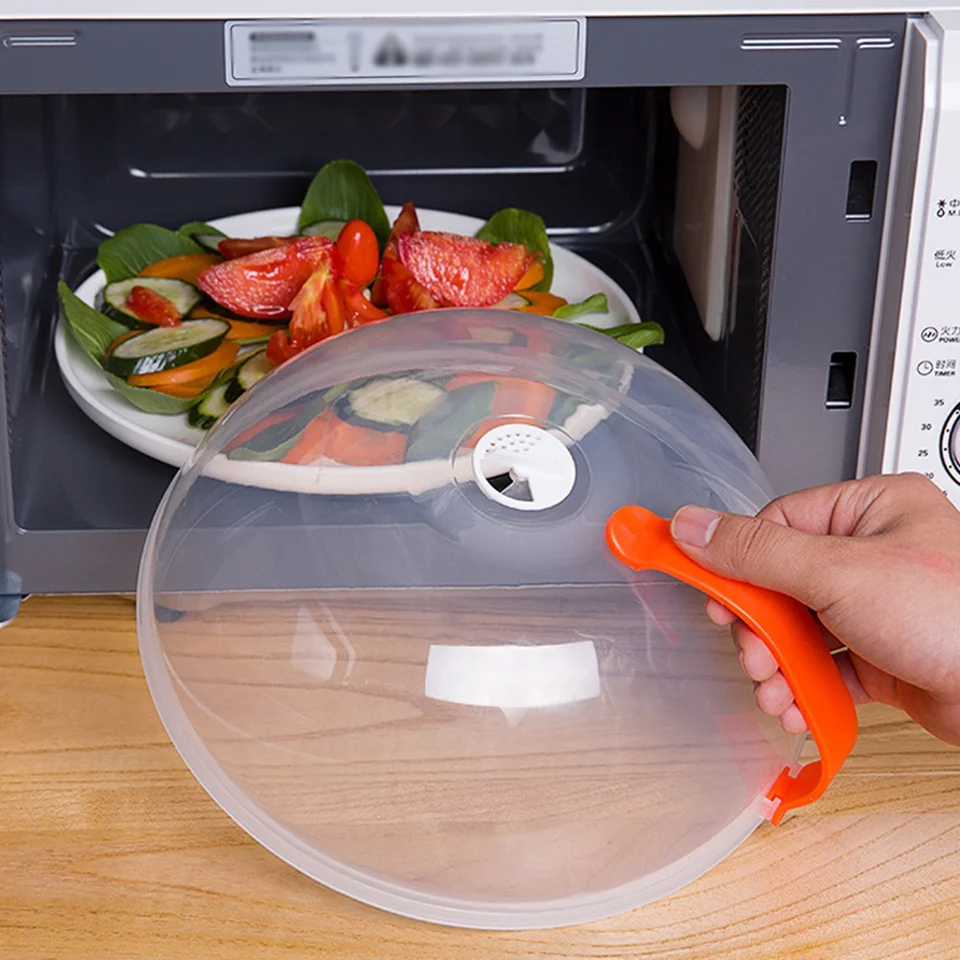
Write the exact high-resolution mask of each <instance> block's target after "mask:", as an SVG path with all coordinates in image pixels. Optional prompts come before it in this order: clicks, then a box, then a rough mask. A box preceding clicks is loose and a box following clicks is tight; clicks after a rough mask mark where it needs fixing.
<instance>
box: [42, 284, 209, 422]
mask: <svg viewBox="0 0 960 960" xmlns="http://www.w3.org/2000/svg"><path fill="white" fill-rule="evenodd" d="M57 292H58V293H59V295H60V305H61V307H62V308H63V315H64V316H65V317H66V318H67V325H68V326H69V328H70V332H71V333H72V334H73V336H74V337H75V338H76V340H77V342H78V343H79V344H80V346H81V347H83V349H84V351H85V352H86V354H87V355H88V356H89V357H90V358H91V359H92V360H93V361H94V362H95V363H96V364H97V365H98V366H100V367H102V366H103V362H104V357H105V356H106V353H107V350H108V349H109V348H110V344H111V343H113V341H114V340H116V339H117V337H122V336H123V335H124V334H125V333H129V332H130V330H129V328H127V327H125V326H124V325H123V324H122V323H117V321H116V320H111V319H110V318H109V317H107V316H104V314H102V313H100V311H99V310H94V309H93V307H91V306H89V305H88V304H86V303H84V302H83V301H82V300H81V299H80V298H79V297H78V296H77V295H76V294H75V293H74V292H73V291H72V290H71V289H70V288H69V287H68V286H67V285H66V284H65V283H64V282H63V281H61V282H60V284H59V285H58V287H57ZM104 376H106V378H107V379H108V380H109V381H110V386H112V387H113V388H114V390H116V391H117V393H119V394H120V395H121V396H123V397H124V398H125V399H126V400H127V401H128V402H129V403H131V404H133V406H135V407H136V408H137V409H138V410H143V411H144V412H145V413H160V414H167V415H170V414H174V413H184V412H185V411H186V410H189V409H190V408H191V407H192V406H193V405H194V404H195V403H198V402H199V401H200V400H201V399H202V397H194V398H192V399H189V400H188V399H183V398H181V397H168V396H167V395H166V394H164V393H158V392H157V391H156V390H149V389H147V388H146V387H131V386H130V384H129V383H127V382H126V380H122V379H121V378H120V377H115V376H114V375H113V374H112V373H107V372H106V371H104Z"/></svg>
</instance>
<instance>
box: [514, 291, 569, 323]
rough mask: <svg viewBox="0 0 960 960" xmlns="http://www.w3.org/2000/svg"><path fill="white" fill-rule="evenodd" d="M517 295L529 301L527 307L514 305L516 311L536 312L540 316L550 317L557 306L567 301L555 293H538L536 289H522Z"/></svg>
mask: <svg viewBox="0 0 960 960" xmlns="http://www.w3.org/2000/svg"><path fill="white" fill-rule="evenodd" d="M518 296H521V297H523V299H524V300H527V301H529V303H530V305H529V306H528V307H514V310H515V311H516V312H517V313H536V314H539V315H540V316H542V317H552V316H553V312H554V311H555V310H556V309H557V307H563V306H565V305H566V303H567V301H566V300H564V299H563V297H558V296H557V295H556V294H555V293H540V292H538V291H536V290H524V291H523V292H522V293H520V294H518Z"/></svg>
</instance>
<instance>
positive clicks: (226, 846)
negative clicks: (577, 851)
mask: <svg viewBox="0 0 960 960" xmlns="http://www.w3.org/2000/svg"><path fill="white" fill-rule="evenodd" d="M133 613H134V608H133V603H132V601H130V600H127V599H123V598H99V597H93V598H57V599H47V598H35V599H32V600H29V601H28V602H27V603H26V604H25V606H24V608H23V610H22V612H21V614H20V617H19V619H18V620H17V621H16V622H15V623H14V624H12V625H11V626H9V627H7V628H6V629H5V630H3V631H2V632H0V960H47V958H51V960H52V958H56V960H154V958H156V960H181V958H183V960H220V958H231V960H233V958H242V960H281V958H282V960H299V958H307V957H310V958H314V957H317V956H324V957H334V958H364V960H382V958H388V957H389V958H403V960H408V958H409V960H441V958H442V960H487V958H490V960H494V958H496V960H512V958H533V957H538V958H539V957H546V958H558V960H559V958H630V960H639V958H645V957H647V958H657V960H670V958H683V960H700V958H702V960H720V958H723V960H740V958H743V960H747V958H749V960H758V958H767V957H772V958H779V957H791V958H792V957H803V958H816V960H834V958H836V960H873V958H876V960H907V958H916V960H955V958H960V750H958V749H954V748H951V747H948V746H946V745H944V744H941V743H939V742H938V741H936V740H934V739H933V738H931V737H929V736H927V735H926V734H925V733H924V732H922V731H921V730H919V729H918V728H917V727H915V726H914V725H913V724H911V723H909V722H907V721H906V720H904V719H903V717H902V716H900V715H899V714H897V713H896V712H894V711H891V710H888V709H885V708H879V707H870V708H867V709H864V710H863V711H862V714H861V720H862V729H861V734H860V740H859V743H858V745H857V748H856V751H855V753H854V754H853V756H852V757H851V758H850V760H849V761H848V762H847V765H846V766H845V767H844V769H843V771H842V772H841V774H840V775H839V777H838V778H837V779H836V781H835V782H834V784H833V785H832V787H831V789H830V790H829V792H828V794H827V795H826V797H825V798H823V799H822V800H820V801H819V802H818V803H817V804H816V805H815V806H814V807H812V808H809V809H808V810H806V811H804V812H802V813H801V814H799V815H797V816H795V817H793V818H792V819H790V820H789V821H788V822H787V823H785V824H784V825H782V826H781V827H779V828H772V827H765V828H762V829H761V830H759V831H757V833H755V834H754V836H753V837H752V838H751V839H750V840H749V841H748V842H747V843H746V844H745V845H744V846H743V847H741V848H740V850H739V851H737V852H736V853H735V854H734V855H733V856H732V857H731V858H729V859H728V860H727V861H725V862H724V863H722V864H721V865H720V866H719V867H717V868H716V869H715V870H713V871H712V872H711V873H709V874H708V875H707V876H706V877H703V878H702V879H701V880H699V881H697V882H696V883H694V884H692V885H691V886H689V887H687V888H686V889H684V890H683V891H681V892H680V893H677V894H674V895H673V896H671V897H669V898H667V899H665V900H663V901H661V902H659V903H656V904H653V905H651V906H649V907H646V908H643V909H641V910H638V911H636V912H635V913H632V914H629V915H626V916H621V917H618V918H616V919H613V920H608V921H605V922H603V923H597V924H593V925H590V926H585V927H581V928H575V929H572V930H571V929H567V930H557V931H547V932H533V933H505V934H489V933H477V932H471V931H460V930H449V929H442V928H435V927H431V926H427V925H423V924H418V923H414V922H408V921H405V920H402V919H398V918H395V917H392V916H388V915H385V914H381V913H379V912H377V911H375V910H373V909H370V908H367V907H364V906H361V905H358V904H356V903H353V902H352V901H349V900H347V899H345V898H343V897H340V896H338V895H336V894H333V893H330V892H328V891H326V890H325V889H324V888H322V887H320V886H319V885H317V884H315V883H313V882H312V881H310V880H308V879H306V878H305V877H303V876H301V875H300V874H298V873H297V872H295V871H294V870H293V869H291V868H290V867H287V866H286V865H285V864H283V863H282V862H280V861H279V860H277V859H275V858H274V857H273V856H272V855H271V854H269V853H267V852H266V851H265V850H263V849H262V848H260V847H259V846H257V845H256V844H255V843H254V842H253V841H251V840H250V839H248V838H247V836H246V835H245V834H243V833H242V832H241V831H240V830H239V828H237V827H236V826H234V824H233V823H232V822H231V821H230V820H229V819H228V818H227V817H226V816H225V815H224V814H223V813H222V812H221V811H220V810H219V808H217V807H216V806H215V805H214V803H213V801H211V800H210V799H209V798H208V797H207V795H206V793H205V792H204V791H203V790H202V789H201V788H200V786H199V785H198V784H197V783H196V782H195V780H194V779H193V777H192V776H191V775H190V773H189V772H188V771H187V770H186V768H185V767H184V766H183V764H182V763H181V761H180V759H179V757H178V756H177V754H176V752H175V751H174V749H173V747H172V746H171V745H170V742H169V740H168V739H167V736H166V734H165V733H164V730H163V728H162V726H161V724H160V721H159V720H158V719H157V716H156V714H155V713H154V710H153V706H152V703H151V700H150V697H149V694H148V692H147V687H146V684H145V682H144V679H143V673H142V671H141V668H140V661H139V657H138V654H137V645H136V630H135V625H134V616H133ZM905 639H908V638H905Z"/></svg>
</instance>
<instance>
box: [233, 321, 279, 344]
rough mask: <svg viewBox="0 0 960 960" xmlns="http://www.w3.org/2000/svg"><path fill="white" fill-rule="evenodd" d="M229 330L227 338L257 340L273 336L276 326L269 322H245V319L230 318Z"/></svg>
mask: <svg viewBox="0 0 960 960" xmlns="http://www.w3.org/2000/svg"><path fill="white" fill-rule="evenodd" d="M228 322H229V324H230V332H229V333H228V334H227V337H226V339H227V340H259V339H261V338H264V337H270V336H273V334H274V333H276V330H277V328H276V326H275V325H273V324H269V323H247V321H245V320H230V321H228Z"/></svg>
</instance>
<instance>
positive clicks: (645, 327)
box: [577, 320, 665, 350]
mask: <svg viewBox="0 0 960 960" xmlns="http://www.w3.org/2000/svg"><path fill="white" fill-rule="evenodd" d="M577 326H580V327H585V328H586V329H587V330H595V331H596V332H597V333H602V334H605V335H606V336H608V337H613V339H614V340H616V341H617V342H618V343H622V344H624V345H625V346H627V347H631V348H632V349H634V350H639V349H640V348H641V347H656V346H659V345H660V344H661V343H663V342H664V339H665V337H664V332H663V327H661V326H660V324H659V323H654V322H653V321H652V320H647V321H645V322H644V323H624V324H623V325H621V326H619V327H607V328H606V329H604V328H602V327H591V326H590V325H589V324H586V323H580V324H577Z"/></svg>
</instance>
